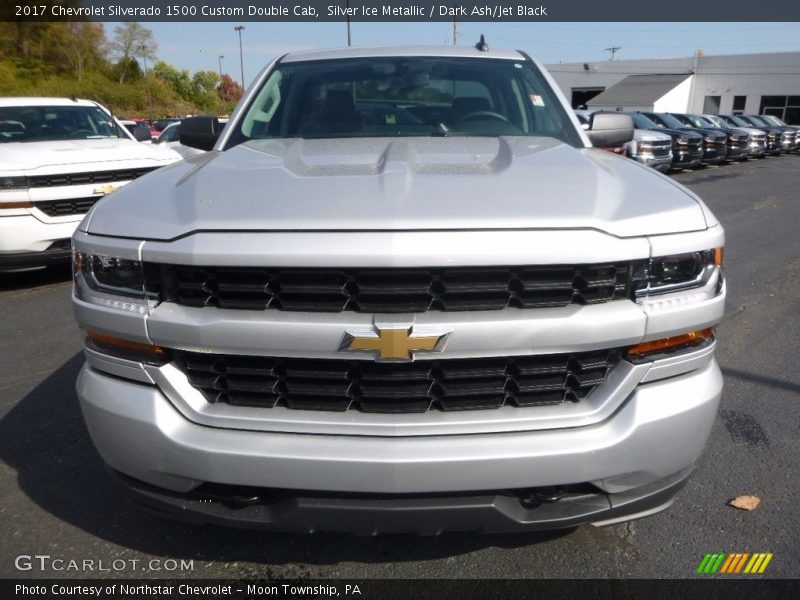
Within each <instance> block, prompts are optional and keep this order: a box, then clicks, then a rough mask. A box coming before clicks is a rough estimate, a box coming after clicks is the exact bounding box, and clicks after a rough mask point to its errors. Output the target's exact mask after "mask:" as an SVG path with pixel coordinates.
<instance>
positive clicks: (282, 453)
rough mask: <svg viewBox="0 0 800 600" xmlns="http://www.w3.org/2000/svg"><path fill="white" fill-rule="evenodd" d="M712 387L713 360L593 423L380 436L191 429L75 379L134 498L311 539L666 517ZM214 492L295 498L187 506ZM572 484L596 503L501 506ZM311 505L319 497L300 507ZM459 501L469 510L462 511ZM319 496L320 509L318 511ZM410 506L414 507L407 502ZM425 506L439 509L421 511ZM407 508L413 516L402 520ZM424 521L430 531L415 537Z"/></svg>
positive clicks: (113, 380)
mask: <svg viewBox="0 0 800 600" xmlns="http://www.w3.org/2000/svg"><path fill="white" fill-rule="evenodd" d="M646 379H647V378H645V380H646ZM721 389H722V377H721V374H720V371H719V367H718V366H717V364H716V361H715V360H714V359H713V356H711V355H708V357H707V360H705V366H703V367H702V368H699V369H697V370H694V371H692V372H689V373H685V374H683V375H678V376H675V377H671V378H668V379H662V380H658V381H652V382H650V383H643V384H640V385H639V386H638V387H636V388H635V390H634V391H633V392H632V393H631V394H630V395H629V396H628V398H627V399H626V400H625V402H624V403H623V404H622V405H621V407H620V408H619V409H618V410H617V411H616V412H615V413H614V414H613V415H612V416H610V417H609V418H607V419H606V420H604V421H602V422H600V423H596V424H593V425H589V426H585V427H573V428H563V429H551V430H538V431H537V430H534V431H518V432H509V433H487V434H480V435H430V436H410V437H381V436H357V435H349V436H345V435H318V434H295V433H282V432H265V431H249V430H232V429H220V428H214V427H208V426H204V425H200V424H197V423H194V422H192V421H189V420H188V419H186V418H185V417H184V416H183V415H182V414H181V413H180V412H179V411H178V410H177V409H176V408H175V407H174V406H173V405H172V404H171V403H170V401H169V400H168V399H167V398H166V397H165V396H164V395H163V394H162V392H161V391H160V390H159V389H158V388H157V387H155V386H153V385H145V384H142V383H137V382H131V381H126V380H123V379H120V378H119V377H115V376H109V375H106V374H104V373H101V372H100V371H98V370H96V369H94V368H92V367H89V366H84V368H83V370H82V371H81V374H80V376H79V379H78V395H79V397H80V403H81V409H82V411H83V415H84V418H85V420H86V423H87V426H88V429H89V432H90V434H91V436H92V439H93V441H94V443H95V445H96V447H97V448H98V450H99V452H100V454H101V456H102V457H103V459H104V460H105V461H106V463H108V465H109V466H111V467H112V468H113V469H114V470H116V471H119V472H121V473H123V474H124V475H125V476H127V477H128V478H130V479H128V480H127V481H128V483H129V484H130V486H131V487H132V488H133V489H134V491H136V492H137V494H138V495H139V497H140V499H141V498H142V496H144V497H145V501H146V503H148V504H153V503H156V504H158V505H160V506H162V508H163V507H164V506H167V507H170V506H171V507H172V508H176V507H177V508H179V509H180V511H181V512H183V513H184V514H186V513H189V512H191V513H196V516H197V518H199V519H200V520H207V521H212V522H221V521H220V520H222V521H227V522H241V523H248V524H256V525H257V526H260V527H265V528H269V529H298V528H299V529H301V530H306V531H307V530H308V529H315V528H323V529H330V528H332V529H338V528H344V529H346V530H352V531H362V530H363V531H367V530H369V531H372V530H374V529H376V527H378V526H377V525H376V523H378V522H381V523H383V517H386V516H387V511H388V512H389V513H391V514H393V515H394V517H393V518H389V519H388V523H389V524H388V525H386V527H388V528H384V527H383V526H381V528H380V529H379V530H380V531H396V530H404V531H417V530H418V529H420V531H421V530H428V529H431V528H432V529H434V530H436V531H438V530H441V529H451V528H456V529H462V528H464V526H466V525H468V524H469V523H470V522H471V521H470V518H469V515H472V514H474V513H475V512H476V511H477V512H480V513H482V514H483V515H484V516H482V517H480V518H476V520H475V525H476V527H468V528H469V529H475V528H477V529H481V530H499V531H504V530H515V529H538V528H549V527H560V526H572V525H576V524H580V523H585V522H592V521H604V520H608V519H612V518H616V517H620V516H621V515H622V513H623V512H625V511H624V510H623V509H622V508H619V504H618V500H620V499H626V498H627V499H630V506H629V508H630V513H631V514H633V513H639V512H643V511H647V510H652V509H654V508H657V507H665V504H666V503H667V502H668V498H667V496H669V495H670V493H674V492H675V491H677V487H676V486H677V484H676V486H673V485H672V483H676V482H675V481H672V480H669V478H671V477H673V476H675V475H676V474H679V473H683V474H685V473H686V472H687V471H688V470H689V469H691V467H692V465H693V464H694V462H695V461H696V460H697V458H698V456H699V455H700V453H701V451H702V448H703V446H704V445H705V441H706V439H707V437H708V434H709V431H710V429H711V426H712V424H713V421H714V418H715V415H716V411H717V406H718V402H719V398H720V393H721ZM134 448H135V449H136V451H135V452H133V451H132V449H134ZM678 479H681V477H679V478H678ZM131 480H134V481H131ZM664 480H668V481H667V483H664ZM670 481H671V483H670ZM659 482H661V483H659ZM209 483H211V484H218V485H226V486H247V487H248V488H252V487H255V488H270V489H276V488H277V489H280V490H303V491H304V492H297V493H295V494H294V495H292V496H291V497H292V498H294V500H293V501H292V502H291V503H290V506H291V507H293V508H292V510H288V509H287V510H283V509H281V510H278V508H276V507H275V506H272V507H264V506H263V505H257V506H260V507H261V508H252V506H251V507H248V508H247V510H242V509H241V508H231V507H226V504H225V503H224V502H220V503H213V502H212V503H210V504H209V503H208V502H206V501H202V498H200V497H197V496H195V495H193V491H194V490H197V489H198V488H200V486H202V485H203V484H209ZM143 484H147V485H143ZM577 484H591V485H593V486H595V487H596V488H597V490H598V492H597V494H594V495H591V498H585V499H584V500H583V501H572V502H573V503H571V502H564V503H562V502H558V503H555V504H554V505H553V508H551V507H550V506H548V507H547V510H542V511H538V512H536V511H533V512H531V511H529V510H525V511H522V509H514V510H512V509H511V508H509V506H510V505H509V500H507V499H506V500H502V501H500V500H497V497H498V495H499V496H503V494H504V492H503V490H520V489H527V488H541V487H543V486H570V485H577ZM149 486H153V487H149ZM648 486H654V487H648ZM660 486H661V487H663V488H664V489H665V490H667V491H664V493H663V494H662V495H659V496H658V498H657V500H658V501H657V502H655V503H649V502H643V503H642V502H639V501H638V499H640V498H643V497H650V495H651V493H650V491H648V490H651V489H656V490H657V489H660ZM158 488H160V489H158ZM200 489H202V488H200ZM485 490H495V491H493V492H490V493H489V492H485ZM637 490H638V491H637ZM309 491H311V492H313V494H312V495H311V496H309V494H308V492H309ZM142 492H144V493H142ZM354 494H356V495H361V494H368V495H388V496H389V497H388V498H387V497H382V498H380V500H382V501H386V502H384V503H383V504H380V503H379V509H378V510H372V509H371V508H369V507H370V506H372V504H370V502H371V501H373V500H375V499H376V498H374V497H368V498H355V499H354V498H353V497H352V495H354ZM618 494H623V495H622V496H618ZM626 494H627V495H626ZM400 495H402V497H401V496H400ZM428 496H431V497H430V498H429V497H428ZM439 496H448V497H450V500H452V498H460V500H457V501H456V504H455V505H452V503H451V502H450V500H445V499H441V498H439V499H438V500H436V499H434V498H435V497H439ZM306 497H313V498H315V500H313V501H308V502H306V501H303V502H300V501H299V500H298V498H306ZM466 497H469V498H470V499H469V501H466V508H465V505H464V502H465V501H464V498H466ZM615 497H616V498H617V500H614V498H615ZM320 498H327V500H325V502H323V503H320ZM148 499H149V501H148ZM356 500H358V501H359V502H361V501H366V502H367V504H368V506H367V508H366V509H364V510H362V508H364V507H363V506H362V507H359V506H360V505H359V504H358V502H356V504H355V505H353V504H352V503H350V501H356ZM409 500H414V501H415V502H416V504H415V502H411V504H410V505H409V504H408V501H409ZM431 502H433V504H434V505H438V506H440V509H441V510H440V511H438V512H437V511H436V510H429V509H432V507H431V506H430V503H431ZM514 502H517V500H514ZM574 502H578V505H576V504H574ZM581 502H582V503H581ZM393 503H394V504H393ZM206 504H209V506H206ZM512 504H513V503H512ZM278 506H279V507H280V506H285V505H278ZM313 506H317V507H318V508H319V511H318V513H319V514H318V516H319V518H318V519H316V520H315V519H312V518H311V514H312V513H313V512H315V511H312V513H309V510H311V508H312V507H313ZM413 506H416V507H417V509H419V510H410V507H413ZM576 506H578V508H576ZM212 507H213V509H212ZM498 507H499V508H498ZM503 507H506V508H503ZM556 507H557V508H556ZM422 509H425V510H422ZM537 510H538V509H537ZM209 511H210V512H209ZM364 511H366V512H364ZM404 511H405V512H404ZM417 513H419V514H423V513H424V514H427V515H428V516H426V517H422V516H420V517H419V521H418V522H415V521H414V520H413V519H412V520H407V519H406V517H402V514H410V515H412V516H416V515H417ZM509 514H511V516H509ZM398 515H401V517H402V519H401V520H402V523H404V525H403V526H402V527H401V526H399V525H398V526H397V527H395V526H393V525H392V523H395V525H397V523H398V518H400V517H398ZM456 515H460V516H458V517H456ZM451 518H452V519H453V520H452V522H451V521H450V520H451ZM393 519H394V520H393ZM498 519H499V520H498ZM337 523H340V525H339V526H337ZM421 524H424V525H425V526H424V527H421V528H420V527H418V525H421ZM434 525H436V526H435V527H434ZM398 527H399V529H398Z"/></svg>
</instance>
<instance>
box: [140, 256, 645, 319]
mask: <svg viewBox="0 0 800 600" xmlns="http://www.w3.org/2000/svg"><path fill="white" fill-rule="evenodd" d="M148 269H150V270H149V272H148V282H149V283H148V287H149V288H150V291H151V292H154V293H157V294H159V293H160V294H161V296H162V300H164V301H167V302H176V303H178V304H183V305H186V306H194V307H204V306H213V307H217V308H222V309H249V310H265V309H277V310H294V311H305V312H316V311H328V312H341V311H358V312H424V311H431V310H442V311H463V310H497V309H502V308H506V307H517V308H533V307H545V306H565V305H568V304H593V303H601V302H607V301H610V300H616V299H620V298H626V297H628V295H629V294H628V292H629V279H630V267H629V265H628V263H610V264H598V265H582V266H552V267H551V266H547V267H542V266H539V267H524V266H523V267H486V268H480V267H475V268H470V267H457V268H456V267H454V268H441V269H347V270H338V269H281V268H275V269H269V268H264V269H260V268H232V267H230V268H229V267H217V268H214V267H192V266H177V265H155V264H151V265H149V266H148Z"/></svg>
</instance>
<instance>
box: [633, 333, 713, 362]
mask: <svg viewBox="0 0 800 600" xmlns="http://www.w3.org/2000/svg"><path fill="white" fill-rule="evenodd" d="M712 337H714V328H713V327H708V328H706V329H698V330H697V331H690V332H689V333H683V334H681V335H676V336H673V337H668V338H663V339H660V340H653V341H652V342H643V343H641V344H637V345H636V346H631V347H630V348H628V353H627V354H628V356H629V357H630V358H642V357H644V356H645V355H648V354H657V353H659V352H668V351H670V350H676V349H678V348H680V347H681V346H689V347H693V346H696V345H698V344H700V343H702V342H704V341H706V340H708V339H711V338H712Z"/></svg>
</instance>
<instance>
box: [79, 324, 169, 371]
mask: <svg viewBox="0 0 800 600" xmlns="http://www.w3.org/2000/svg"><path fill="white" fill-rule="evenodd" d="M86 337H87V338H88V339H89V341H90V342H91V343H92V345H94V346H95V347H96V348H97V349H98V350H100V351H104V352H108V353H109V354H113V355H115V356H119V357H120V358H124V359H127V360H135V361H138V362H150V363H156V364H163V363H165V362H167V361H168V360H169V350H168V349H167V348H164V347H162V346H156V345H155V344H145V343H143V342H133V341H131V340H125V339H122V338H118V337H115V336H113V335H108V334H107V333H100V332H99V331H87V332H86Z"/></svg>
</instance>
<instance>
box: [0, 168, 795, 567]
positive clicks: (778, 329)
mask: <svg viewBox="0 0 800 600" xmlns="http://www.w3.org/2000/svg"><path fill="white" fill-rule="evenodd" d="M674 178H675V179H676V180H677V181H679V182H681V183H683V184H685V185H687V186H689V187H690V188H691V189H692V190H694V191H695V192H696V193H698V194H699V195H700V196H701V197H702V198H703V199H704V200H705V201H706V203H707V204H708V205H709V206H710V207H711V209H712V210H713V211H714V213H715V214H716V216H717V217H718V218H719V220H720V221H721V222H722V224H723V225H724V226H725V229H726V236H727V242H726V249H725V272H726V277H727V281H728V300H727V309H726V316H725V319H724V321H723V322H722V324H721V325H720V327H719V331H718V336H719V350H718V358H719V361H720V364H721V365H722V368H723V372H724V374H725V377H726V380H725V390H724V392H723V398H722V403H721V407H720V410H719V416H718V419H717V421H716V424H715V425H714V428H713V430H712V433H711V438H710V440H709V443H708V445H707V447H706V450H705V452H704V454H703V456H702V458H701V459H700V461H699V464H698V466H697V470H696V471H695V473H694V475H693V476H692V478H691V480H690V482H689V484H688V485H687V487H686V488H685V489H684V490H683V491H682V492H681V493H680V494H679V495H678V497H677V500H676V502H675V504H674V506H673V507H672V508H671V509H669V510H668V511H665V512H662V513H660V514H658V515H655V516H652V517H649V518H646V519H642V520H638V521H633V522H629V523H626V524H621V525H614V526H610V527H606V528H596V527H592V526H584V527H580V528H577V529H574V530H569V531H562V532H553V533H546V534H516V535H502V536H501V535H480V534H449V535H443V536H439V537H414V536H399V535H392V536H380V537H376V538H364V537H354V536H348V535H331V534H316V535H313V536H303V535H278V534H265V533H260V532H254V531H242V530H231V529H224V528H219V527H213V526H194V525H185V524H182V523H177V522H174V521H170V520H168V519H164V518H161V517H158V516H154V515H150V514H149V513H145V512H143V511H141V510H139V509H137V508H134V507H132V506H129V505H128V504H127V503H126V501H125V500H124V498H123V496H122V495H121V494H120V493H119V492H118V491H117V490H116V489H115V488H114V487H113V486H112V483H111V480H110V478H109V477H108V475H107V474H106V472H105V470H104V467H103V465H102V463H101V460H100V458H99V456H98V455H97V453H96V451H95V450H94V448H93V446H92V443H91V441H90V439H89V436H88V434H87V431H86V428H85V426H84V425H83V421H82V419H81V416H80V409H79V406H78V400H77V397H76V394H75V391H74V382H75V378H76V376H77V373H78V370H79V368H80V365H81V363H82V355H81V351H80V347H81V335H80V332H79V330H78V327H77V325H76V324H75V321H74V320H73V317H72V312H71V308H70V304H69V295H70V288H69V286H70V284H69V270H68V268H50V269H47V270H46V271H42V272H37V273H28V274H22V275H14V276H9V275H6V276H2V275H0V314H1V315H2V317H3V318H2V320H0V359H1V360H0V577H4V578H11V577H14V578H17V577H24V578H44V577H70V578H84V577H128V578H130V577H165V576H166V577H170V578H180V577H202V578H211V577H225V578H227V577H234V578H239V577H248V578H249V577H253V578H371V577H375V578H394V577H398V578H416V577H426V578H434V579H441V578H464V577H466V578H469V577H485V578H531V577H566V578H578V577H600V578H605V577H648V578H650V577H653V578H660V577H675V578H684V577H696V575H695V569H696V568H697V565H698V564H699V562H700V560H701V559H702V557H703V555H704V554H705V553H707V552H720V551H722V552H736V551H740V552H772V553H774V558H773V559H772V562H771V563H770V564H769V567H768V569H767V571H766V573H765V575H764V577H792V578H795V577H798V575H800V566H799V565H800V560H799V559H800V536H799V535H798V532H800V483H799V482H800V444H799V443H800V365H799V364H798V357H799V356H800V353H798V342H799V341H800V301H799V300H798V299H800V231H799V230H800V156H782V157H777V158H768V159H763V160H755V161H748V162H746V163H741V164H739V163H737V164H731V165H726V166H722V167H717V168H707V169H702V170H697V171H694V172H684V173H681V174H678V175H675V176H674ZM130 451H131V452H132V453H135V452H136V448H131V450H130ZM741 494H754V495H757V496H758V497H759V498H760V499H761V505H760V506H759V507H758V508H757V509H756V510H754V511H752V512H747V511H743V510H737V509H735V508H732V507H729V506H728V505H727V502H728V501H729V500H730V499H731V498H733V497H735V496H739V495H741ZM26 555H31V556H34V555H39V556H41V555H48V556H50V559H47V562H46V565H47V566H46V568H44V569H41V568H39V567H40V566H41V564H42V562H44V559H39V562H38V563H37V562H35V561H34V562H33V564H32V568H31V569H30V570H25V571H20V570H18V568H17V566H15V563H17V565H19V566H22V567H25V566H26V564H28V563H27V562H26V559H24V558H23V559H18V558H17V557H19V556H26ZM54 559H63V561H64V562H63V563H55V565H56V566H60V567H61V568H62V569H63V570H54V569H53V563H52V562H51V561H53V560H54ZM20 560H21V562H20ZM70 560H75V561H79V563H78V568H76V569H70V568H68V567H69V565H70V564H71V563H69V561H70ZM87 560H88V561H91V562H90V563H85V562H83V561H87ZM182 560H183V561H185V564H186V568H184V569H181V567H180V564H181V561H182ZM189 565H190V566H191V568H190V567H189ZM87 566H88V568H87ZM102 569H107V570H102Z"/></svg>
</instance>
